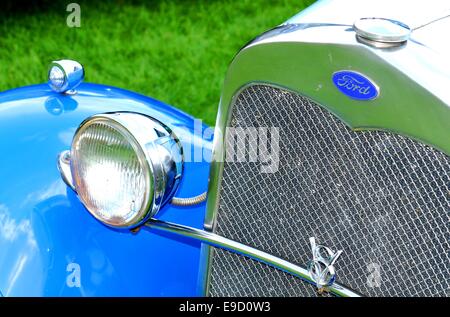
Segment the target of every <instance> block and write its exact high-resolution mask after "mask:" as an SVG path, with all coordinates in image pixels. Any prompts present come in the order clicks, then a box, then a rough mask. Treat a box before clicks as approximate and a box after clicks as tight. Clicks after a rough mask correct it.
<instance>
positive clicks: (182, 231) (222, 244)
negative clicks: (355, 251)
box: [145, 218, 361, 297]
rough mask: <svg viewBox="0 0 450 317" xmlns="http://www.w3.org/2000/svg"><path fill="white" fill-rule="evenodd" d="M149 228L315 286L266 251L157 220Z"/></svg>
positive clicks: (341, 291) (300, 270) (343, 292)
mask: <svg viewBox="0 0 450 317" xmlns="http://www.w3.org/2000/svg"><path fill="white" fill-rule="evenodd" d="M145 225H146V226H147V227H149V228H151V229H156V230H160V231H165V232H170V233H174V234H177V235H181V236H183V237H188V238H192V239H195V240H199V241H202V242H204V243H207V244H208V245H210V246H213V247H217V248H221V249H225V250H228V251H231V252H234V253H237V254H240V255H243V256H246V257H249V258H252V259H254V260H256V261H259V262H262V263H265V264H267V265H270V266H271V267H274V268H276V269H279V270H282V271H285V272H287V273H289V274H292V275H294V276H297V277H299V278H301V279H302V280H304V281H306V282H308V283H310V284H313V285H315V282H314V280H313V279H312V278H311V276H310V275H309V273H308V271H307V270H306V269H305V268H304V267H301V266H299V265H295V264H293V263H290V262H288V261H286V260H283V259H281V258H278V257H276V256H274V255H271V254H269V253H266V252H264V251H260V250H258V249H255V248H253V247H250V246H248V245H245V244H242V243H239V242H236V241H233V240H230V239H228V238H225V237H222V236H219V235H217V234H215V233H212V232H208V231H204V230H199V229H196V228H192V227H187V226H183V225H179V224H174V223H170V222H165V221H161V220H157V219H153V218H152V219H151V220H150V221H148V222H147V223H146V224H145ZM329 291H330V292H331V293H333V294H334V295H337V296H342V297H360V296H361V295H360V294H358V293H356V292H355V291H352V290H350V289H349V288H347V287H345V286H343V285H341V284H339V283H336V282H335V283H333V285H331V286H330V287H329Z"/></svg>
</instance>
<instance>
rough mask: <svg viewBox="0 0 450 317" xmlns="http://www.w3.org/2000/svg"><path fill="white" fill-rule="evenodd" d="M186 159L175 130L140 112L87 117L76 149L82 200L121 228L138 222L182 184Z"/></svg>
mask: <svg viewBox="0 0 450 317" xmlns="http://www.w3.org/2000/svg"><path fill="white" fill-rule="evenodd" d="M160 140H162V141H161V142H160ZM182 163H183V162H182V149H181V145H180V143H179V141H178V139H177V138H176V137H175V136H174V135H173V134H172V133H171V131H170V130H168V128H167V127H165V126H163V125H162V124H161V123H160V122H158V121H156V120H154V119H152V118H150V117H147V116H143V115H140V114H136V113H113V114H103V115H95V116H93V117H91V118H89V119H87V120H85V121H84V122H83V123H82V124H81V125H80V127H79V128H78V130H77V132H76V133H75V136H74V138H73V141H72V148H71V151H70V170H71V178H72V183H73V188H74V189H75V191H76V192H77V194H78V196H79V198H80V200H81V201H82V202H83V204H84V206H85V207H86V208H87V210H88V211H89V212H90V213H91V214H92V215H93V216H94V217H95V218H97V219H98V220H100V221H101V222H103V223H105V224H107V225H109V226H113V227H118V228H133V227H136V226H138V225H140V224H142V223H143V222H144V221H146V220H147V219H148V218H149V217H152V216H154V215H155V214H156V213H157V212H158V211H159V209H160V208H161V206H162V205H163V204H164V203H166V202H167V201H168V200H169V199H170V198H171V197H172V195H173V194H174V192H175V191H176V189H177V187H178V184H179V180H180V178H181V172H182Z"/></svg>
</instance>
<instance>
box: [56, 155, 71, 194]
mask: <svg viewBox="0 0 450 317" xmlns="http://www.w3.org/2000/svg"><path fill="white" fill-rule="evenodd" d="M58 170H59V172H60V173H61V177H62V179H63V181H64V183H66V184H67V185H68V186H69V187H70V188H72V190H75V186H74V184H73V178H72V172H71V171H70V151H69V150H66V151H62V152H61V153H59V155H58Z"/></svg>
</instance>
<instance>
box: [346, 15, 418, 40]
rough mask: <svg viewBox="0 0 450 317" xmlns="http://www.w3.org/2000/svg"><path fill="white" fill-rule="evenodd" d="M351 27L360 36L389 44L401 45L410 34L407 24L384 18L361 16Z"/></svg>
mask: <svg viewBox="0 0 450 317" xmlns="http://www.w3.org/2000/svg"><path fill="white" fill-rule="evenodd" d="M353 29H354V30H355V32H356V36H358V37H360V38H363V39H365V40H368V41H370V42H381V43H387V44H391V45H401V44H403V43H404V42H406V41H407V40H408V39H409V37H410V35H411V29H410V28H409V26H407V25H406V24H404V23H401V22H399V21H395V20H391V19H386V18H361V19H358V20H356V21H355V22H354V23H353ZM370 42H369V43H370Z"/></svg>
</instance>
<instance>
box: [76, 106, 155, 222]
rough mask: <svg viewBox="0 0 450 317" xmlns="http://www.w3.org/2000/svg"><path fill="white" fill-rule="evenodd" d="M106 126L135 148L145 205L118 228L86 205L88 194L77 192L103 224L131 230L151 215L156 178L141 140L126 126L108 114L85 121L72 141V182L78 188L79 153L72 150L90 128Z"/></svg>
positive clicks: (84, 203)
mask: <svg viewBox="0 0 450 317" xmlns="http://www.w3.org/2000/svg"><path fill="white" fill-rule="evenodd" d="M99 123H100V124H104V125H106V126H109V127H111V128H112V129H114V130H116V131H118V132H119V133H120V134H121V135H122V136H123V137H124V138H125V139H126V140H127V142H128V143H129V144H130V145H131V147H132V148H133V151H134V153H135V155H136V157H137V158H138V161H139V164H140V166H141V168H142V169H143V176H144V181H145V188H146V190H145V193H144V197H143V204H142V205H141V207H140V209H139V211H138V212H137V213H136V215H135V216H134V217H132V218H131V219H129V220H128V221H127V222H124V223H123V224H122V225H120V226H118V225H117V224H116V223H115V222H113V221H108V220H106V219H104V218H101V217H100V216H99V215H98V214H97V213H96V212H95V211H94V210H91V207H90V206H89V205H88V204H87V203H86V201H87V198H86V197H85V195H87V194H88V193H87V192H81V193H80V191H79V190H76V191H77V194H78V196H79V197H80V199H81V201H82V202H83V205H84V206H85V207H86V209H88V210H89V212H90V213H91V214H92V215H93V216H94V217H95V218H96V219H97V220H99V221H101V222H102V223H104V224H106V225H109V226H112V227H119V228H129V227H133V226H134V224H136V223H140V222H142V221H143V220H145V219H146V218H147V215H148V213H149V209H150V207H151V206H152V203H153V199H154V194H153V187H154V177H153V175H154V174H153V166H152V164H150V158H149V157H148V155H147V154H146V153H145V151H144V150H143V149H142V148H141V146H140V142H139V140H137V139H136V138H135V136H134V135H133V134H132V133H131V132H130V131H129V129H127V128H126V127H125V126H123V125H121V124H120V123H119V122H117V121H116V120H114V118H112V117H111V116H108V115H106V114H100V115H95V116H93V117H90V118H88V119H86V120H84V121H83V122H82V123H81V124H80V125H79V127H78V128H77V130H76V132H75V134H74V137H73V140H72V146H71V161H72V163H71V164H70V172H71V174H72V180H73V185H74V188H75V189H77V188H78V185H79V184H78V183H77V181H78V180H79V178H80V177H77V174H78V171H76V169H75V168H74V166H75V164H73V161H74V160H76V159H77V157H76V155H74V154H75V153H77V151H73V150H72V149H73V148H74V146H75V145H76V144H77V142H78V140H79V138H80V137H82V136H83V132H84V131H86V130H87V129H88V128H89V127H90V126H92V125H95V124H99Z"/></svg>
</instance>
